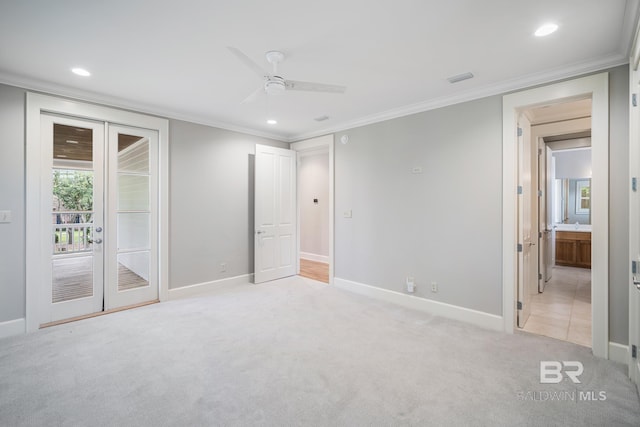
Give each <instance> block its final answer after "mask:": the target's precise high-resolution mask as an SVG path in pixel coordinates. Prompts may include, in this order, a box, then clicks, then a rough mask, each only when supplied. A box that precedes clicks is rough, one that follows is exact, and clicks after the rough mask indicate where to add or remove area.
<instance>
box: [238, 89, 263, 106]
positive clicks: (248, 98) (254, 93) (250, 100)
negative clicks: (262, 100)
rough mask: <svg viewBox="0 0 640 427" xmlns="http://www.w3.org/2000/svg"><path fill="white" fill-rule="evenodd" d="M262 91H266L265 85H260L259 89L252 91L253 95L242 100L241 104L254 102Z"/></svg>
mask: <svg viewBox="0 0 640 427" xmlns="http://www.w3.org/2000/svg"><path fill="white" fill-rule="evenodd" d="M261 93H264V87H262V86H260V87H259V88H258V89H256V90H255V91H253V92H252V93H251V95H249V96H247V97H246V98H245V99H244V100H243V101H242V102H241V104H248V103H250V102H253V101H255V100H256V98H257V97H258V96H260V94H261Z"/></svg>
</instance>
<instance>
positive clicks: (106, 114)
mask: <svg viewBox="0 0 640 427" xmlns="http://www.w3.org/2000/svg"><path fill="white" fill-rule="evenodd" d="M42 112H50V113H54V114H63V115H67V116H73V117H77V118H81V119H89V120H99V121H102V122H108V123H113V124H120V125H125V126H133V127H139V128H144V129H152V130H157V131H158V143H159V149H160V159H159V162H160V164H159V168H160V169H159V178H160V183H159V197H160V212H159V213H158V214H159V234H160V235H159V277H158V280H159V287H160V288H159V298H160V301H164V300H166V298H167V296H168V293H167V291H168V287H169V284H168V283H169V245H168V242H169V220H168V218H169V201H168V199H169V121H168V120H167V119H164V118H159V117H152V116H148V115H145V114H140V113H135V112H130V111H123V110H118V109H114V108H110V107H105V106H102V105H95V104H88V103H84V102H80V101H77V100H71V99H64V98H58V97H54V96H49V95H42V94H38V93H32V92H27V94H26V148H25V164H26V178H25V189H26V194H25V205H26V209H25V210H26V215H25V224H26V237H25V245H26V251H25V252H26V313H25V314H26V316H25V322H26V330H27V332H31V331H35V330H37V329H38V327H39V326H40V321H39V317H38V313H39V308H38V303H37V301H39V299H40V298H39V291H40V284H41V283H42V272H41V270H42V269H41V268H39V265H38V262H39V261H40V247H41V241H40V236H41V224H40V223H41V221H40V220H39V216H40V212H41V209H40V179H41V176H42V170H41V168H40V167H39V165H40V164H41V162H40V161H41V153H40V145H41V143H40V114H41V113H42Z"/></svg>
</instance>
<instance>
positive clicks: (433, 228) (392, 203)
mask: <svg viewBox="0 0 640 427" xmlns="http://www.w3.org/2000/svg"><path fill="white" fill-rule="evenodd" d="M608 71H609V73H610V108H611V113H610V116H611V117H610V174H609V175H610V194H609V200H610V208H609V211H610V227H609V233H610V234H609V236H610V237H609V241H610V243H609V244H610V252H609V267H610V273H609V278H610V291H609V294H610V304H609V316H610V340H611V341H614V342H617V343H621V344H626V343H627V342H628V302H627V295H628V290H627V289H628V283H627V268H628V260H629V257H628V243H629V240H628V182H627V181H628V170H629V168H628V133H629V120H628V118H629V111H628V105H627V103H628V97H629V93H628V67H627V66H620V67H617V68H614V69H611V70H608ZM342 134H347V135H349V138H350V139H349V143H348V144H347V145H342V144H337V145H336V154H335V156H336V158H335V165H336V166H335V174H336V175H335V186H336V196H335V197H336V212H335V215H336V224H335V226H336V236H335V254H336V259H335V275H336V277H338V278H342V279H347V280H352V281H356V282H361V283H365V284H368V285H373V286H377V287H380V288H384V289H391V290H395V291H399V292H404V287H403V285H404V280H405V277H406V276H409V275H411V276H414V277H415V279H416V283H417V285H418V288H417V292H416V295H417V296H419V297H423V298H429V299H434V300H438V301H442V302H446V303H449V304H454V305H457V306H462V307H466V308H470V309H474V310H479V311H484V312H487V313H491V314H496V315H501V314H502V305H501V304H502V284H501V274H502V243H501V242H502V223H501V215H502V199H501V192H502V96H493V97H488V98H484V99H480V100H476V101H471V102H466V103H462V104H458V105H453V106H450V107H446V108H440V109H436V110H432V111H427V112H424V113H419V114H415V115H412V116H408V117H403V118H398V119H393V120H389V121H385V122H381V123H376V124H373V125H369V126H364V127H359V128H354V129H351V130H348V131H345V132H341V133H339V134H337V138H338V139H339V138H340V136H341V135H342ZM413 167H421V168H422V169H423V173H421V174H412V173H411V171H412V168H413ZM349 209H351V210H353V218H351V219H348V218H343V216H342V213H343V212H344V211H345V210H349ZM432 281H436V282H438V284H439V292H438V293H431V291H430V283H431V282H432Z"/></svg>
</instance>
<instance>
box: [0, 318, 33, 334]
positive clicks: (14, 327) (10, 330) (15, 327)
mask: <svg viewBox="0 0 640 427" xmlns="http://www.w3.org/2000/svg"><path fill="white" fill-rule="evenodd" d="M25 328H26V322H25V319H16V320H9V321H8V322H0V338H7V337H12V336H14V335H22V334H24V333H26V331H27V330H26V329H25Z"/></svg>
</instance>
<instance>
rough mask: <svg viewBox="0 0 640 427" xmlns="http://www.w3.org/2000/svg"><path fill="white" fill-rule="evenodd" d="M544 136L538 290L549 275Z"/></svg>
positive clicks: (540, 144)
mask: <svg viewBox="0 0 640 427" xmlns="http://www.w3.org/2000/svg"><path fill="white" fill-rule="evenodd" d="M546 148H547V147H546V144H545V143H544V140H543V139H542V138H539V140H538V194H539V195H540V197H539V198H538V272H539V273H540V274H539V275H538V292H542V291H544V281H545V278H546V276H547V256H548V254H549V245H548V241H549V237H550V236H549V233H548V232H547V210H548V197H549V196H548V195H547V189H548V187H547V169H548V168H547V151H546Z"/></svg>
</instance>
